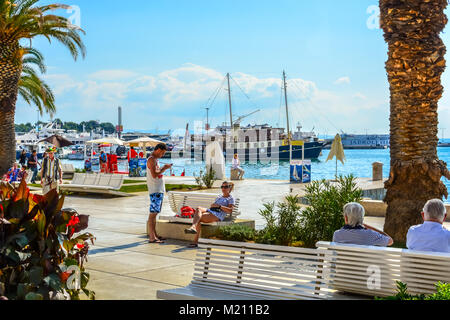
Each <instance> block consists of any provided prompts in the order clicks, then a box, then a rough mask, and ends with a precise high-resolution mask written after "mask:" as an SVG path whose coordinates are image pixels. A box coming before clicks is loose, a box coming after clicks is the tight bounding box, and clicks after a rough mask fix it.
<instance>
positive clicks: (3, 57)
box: [0, 40, 22, 176]
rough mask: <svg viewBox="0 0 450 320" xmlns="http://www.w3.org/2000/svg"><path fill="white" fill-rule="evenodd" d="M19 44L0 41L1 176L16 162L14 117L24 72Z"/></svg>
mask: <svg viewBox="0 0 450 320" xmlns="http://www.w3.org/2000/svg"><path fill="white" fill-rule="evenodd" d="M19 55H20V52H19V44H18V43H8V41H5V40H1V41H0V176H2V175H3V174H4V173H6V172H7V170H8V169H9V168H10V167H11V165H12V163H13V162H14V161H15V160H16V153H15V150H16V139H15V130H14V127H15V126H14V115H15V109H16V101H17V92H18V84H19V80H20V75H21V72H22V68H21V65H22V64H21V59H20V56H19Z"/></svg>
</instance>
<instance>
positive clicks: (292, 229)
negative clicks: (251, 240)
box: [257, 196, 301, 246]
mask: <svg viewBox="0 0 450 320" xmlns="http://www.w3.org/2000/svg"><path fill="white" fill-rule="evenodd" d="M259 214H260V215H261V216H262V217H263V218H264V219H265V220H266V227H265V228H264V230H262V231H260V232H259V233H258V235H257V242H259V243H266V244H276V245H284V246H289V245H291V244H292V242H293V241H294V240H295V239H296V236H297V234H298V228H299V223H300V214H301V207H300V205H299V204H298V198H297V197H295V196H287V197H286V199H285V202H280V203H278V204H275V202H271V203H265V204H264V209H262V210H260V211H259Z"/></svg>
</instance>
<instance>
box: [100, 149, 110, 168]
mask: <svg viewBox="0 0 450 320" xmlns="http://www.w3.org/2000/svg"><path fill="white" fill-rule="evenodd" d="M100 172H101V173H109V171H108V158H107V156H106V153H105V151H103V150H102V151H101V152H100Z"/></svg>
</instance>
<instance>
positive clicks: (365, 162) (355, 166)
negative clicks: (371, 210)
mask: <svg viewBox="0 0 450 320" xmlns="http://www.w3.org/2000/svg"><path fill="white" fill-rule="evenodd" d="M329 153H330V150H323V154H322V156H321V157H320V158H319V159H318V160H317V161H314V162H313V163H312V179H313V180H321V179H334V177H335V174H336V161H335V159H333V160H331V161H328V162H327V161H326V159H327V157H328V154H329ZM438 156H439V159H440V160H443V161H445V162H447V164H448V165H450V148H438ZM345 157H346V162H345V164H342V163H341V162H339V161H338V165H337V172H338V175H340V174H342V175H349V174H353V175H354V176H355V177H361V178H370V177H372V164H373V163H374V162H381V163H383V164H384V166H383V175H384V177H386V178H387V177H389V172H390V154H389V149H377V150H345ZM66 162H67V163H72V164H73V165H74V167H75V168H79V169H82V168H83V167H84V162H83V161H70V160H64V163H66ZM160 162H161V163H173V164H174V167H173V173H174V174H175V175H176V176H180V175H181V174H182V172H183V171H185V175H186V176H198V175H199V173H200V170H204V169H205V163H204V162H200V161H192V160H189V159H174V160H170V159H161V160H160ZM241 167H242V168H243V169H244V170H245V178H248V179H267V180H289V171H290V164H289V162H288V161H282V162H277V163H274V164H264V163H242V165H241ZM230 169H231V163H228V164H227V165H226V174H227V176H229V175H230ZM442 181H443V182H444V183H445V184H446V186H447V188H448V190H449V191H450V181H448V180H447V179H445V178H443V179H442ZM447 202H450V199H449V200H447Z"/></svg>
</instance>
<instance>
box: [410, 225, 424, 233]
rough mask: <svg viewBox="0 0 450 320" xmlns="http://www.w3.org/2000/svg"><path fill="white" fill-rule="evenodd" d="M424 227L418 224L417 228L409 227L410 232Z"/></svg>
mask: <svg viewBox="0 0 450 320" xmlns="http://www.w3.org/2000/svg"><path fill="white" fill-rule="evenodd" d="M422 227H423V224H416V225H415V226H411V227H409V230H408V232H414V231H417V230H420V229H421V228H422Z"/></svg>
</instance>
